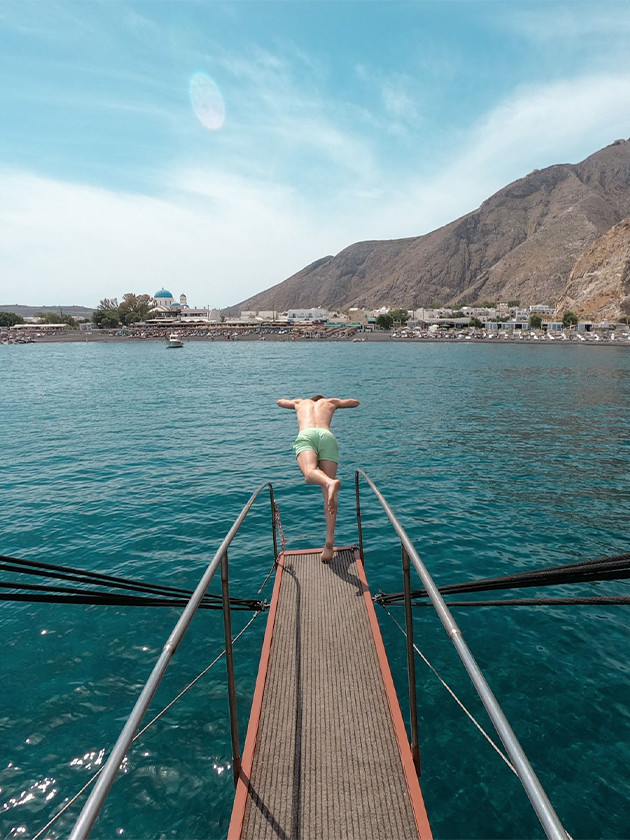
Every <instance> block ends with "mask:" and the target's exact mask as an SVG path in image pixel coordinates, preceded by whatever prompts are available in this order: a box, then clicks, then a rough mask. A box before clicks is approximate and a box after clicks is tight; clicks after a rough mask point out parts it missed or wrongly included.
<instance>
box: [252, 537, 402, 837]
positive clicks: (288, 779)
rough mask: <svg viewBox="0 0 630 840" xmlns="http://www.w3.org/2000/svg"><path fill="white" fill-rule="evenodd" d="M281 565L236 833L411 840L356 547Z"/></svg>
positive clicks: (292, 557)
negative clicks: (245, 790) (325, 560)
mask: <svg viewBox="0 0 630 840" xmlns="http://www.w3.org/2000/svg"><path fill="white" fill-rule="evenodd" d="M282 564H283V572H282V578H281V584H280V587H281V588H280V598H279V601H278V608H277V614H276V619H275V626H274V632H273V641H272V645H271V654H270V660H269V667H268V671H267V678H266V682H265V689H264V695H263V702H262V708H261V711H260V723H259V728H258V738H257V742H256V748H255V751H254V758H253V765H252V768H251V774H250V777H249V778H250V785H249V792H248V794H247V801H246V806H245V814H244V819H243V827H242V835H241V836H242V837H243V838H250V840H264V838H277V837H280V838H292V840H294V839H297V838H300V840H309V839H310V838H312V840H327V839H328V840H341V839H342V838H343V839H344V840H353V839H354V838H356V840H371V838H375V840H376V838H378V840H383V839H384V838H394V840H407V838H415V840H417V838H418V828H417V826H416V821H415V818H414V812H413V808H412V805H411V797H410V794H409V788H408V783H407V779H406V777H405V773H404V771H403V765H402V761H401V757H400V750H399V746H398V742H397V740H396V734H395V730H394V724H393V723H392V717H391V714H390V712H389V707H388V700H387V695H386V689H385V683H384V680H383V677H382V673H381V669H380V666H379V661H378V657H377V650H376V645H375V642H374V638H373V635H372V632H371V629H370V622H369V618H368V608H367V606H366V603H365V600H364V597H363V591H364V587H363V586H362V585H361V583H360V581H359V578H358V577H357V568H356V560H355V551H354V550H353V549H343V550H341V551H338V553H337V555H336V556H335V559H334V560H333V562H332V563H330V564H323V563H322V562H321V560H320V559H319V555H318V554H315V553H308V552H304V553H297V552H295V553H293V552H292V553H288V554H287V555H284V556H283V560H282ZM414 782H415V779H414Z"/></svg>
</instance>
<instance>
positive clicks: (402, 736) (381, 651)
mask: <svg viewBox="0 0 630 840" xmlns="http://www.w3.org/2000/svg"><path fill="white" fill-rule="evenodd" d="M354 553H355V558H356V563H357V576H358V578H359V580H360V581H361V583H362V585H363V598H364V600H365V606H366V607H367V613H368V618H369V620H370V626H371V628H372V636H373V637H374V644H375V646H376V655H377V657H378V661H379V665H380V667H381V674H382V675H383V682H384V683H385V693H386V695H387V703H388V705H389V713H390V715H391V718H392V723H393V725H394V732H395V733H396V740H397V741H398V751H399V753H400V760H401V762H402V765H403V772H404V774H405V779H406V780H407V790H408V791H409V798H410V800H411V807H412V808H413V814H414V817H415V820H416V827H417V829H418V834H419V836H420V839H421V840H431V838H432V837H433V832H432V831H431V826H430V825H429V818H428V816H427V810H426V807H425V805H424V798H423V796H422V790H421V789H420V782H419V781H418V776H417V774H416V768H415V767H414V763H413V757H412V755H411V747H410V745H409V741H408V738H407V730H406V729H405V723H404V721H403V716H402V712H401V711H400V704H399V702H398V695H397V694H396V688H395V687H394V679H393V677H392V672H391V669H390V667H389V660H388V659H387V653H386V652H385V645H384V643H383V637H382V635H381V629H380V627H379V625H378V619H377V618H376V612H375V611H374V604H373V603H372V596H371V595H370V590H369V587H368V582H367V577H366V575H365V569H364V567H363V563H362V562H361V557H360V554H359V549H358V548H357V547H356V546H355V547H354Z"/></svg>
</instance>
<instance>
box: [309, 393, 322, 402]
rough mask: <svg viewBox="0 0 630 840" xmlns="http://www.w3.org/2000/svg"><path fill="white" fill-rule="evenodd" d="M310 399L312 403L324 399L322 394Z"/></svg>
mask: <svg viewBox="0 0 630 840" xmlns="http://www.w3.org/2000/svg"><path fill="white" fill-rule="evenodd" d="M311 399H312V400H313V402H317V400H325V399H326V397H324V396H323V395H322V394H315V396H314V397H311Z"/></svg>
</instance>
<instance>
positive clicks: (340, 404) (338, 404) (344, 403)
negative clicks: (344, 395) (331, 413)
mask: <svg viewBox="0 0 630 840" xmlns="http://www.w3.org/2000/svg"><path fill="white" fill-rule="evenodd" d="M331 403H332V404H333V405H334V406H335V408H357V406H358V405H359V400H340V399H338V398H337V397H333V399H331Z"/></svg>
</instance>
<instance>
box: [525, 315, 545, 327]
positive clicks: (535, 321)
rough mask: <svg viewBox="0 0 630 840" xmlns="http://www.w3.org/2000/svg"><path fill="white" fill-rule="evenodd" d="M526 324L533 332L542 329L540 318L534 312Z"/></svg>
mask: <svg viewBox="0 0 630 840" xmlns="http://www.w3.org/2000/svg"><path fill="white" fill-rule="evenodd" d="M527 323H528V324H529V326H530V327H531V328H532V329H533V330H539V329H540V328H541V327H542V318H541V317H540V315H538V314H537V313H536V312H532V314H531V315H530V316H529V318H528V319H527Z"/></svg>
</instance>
